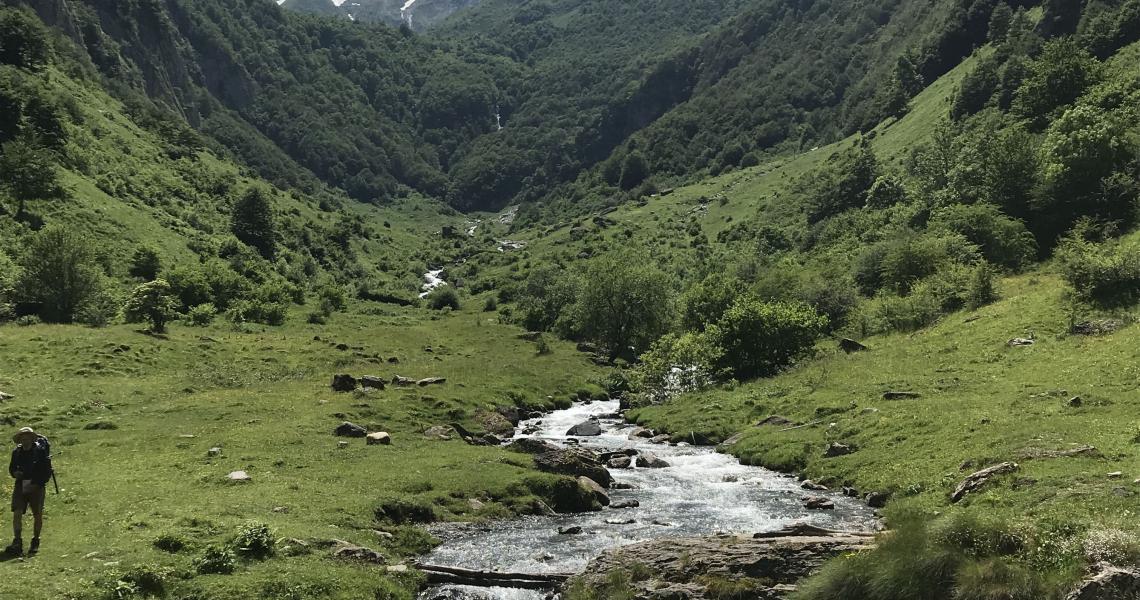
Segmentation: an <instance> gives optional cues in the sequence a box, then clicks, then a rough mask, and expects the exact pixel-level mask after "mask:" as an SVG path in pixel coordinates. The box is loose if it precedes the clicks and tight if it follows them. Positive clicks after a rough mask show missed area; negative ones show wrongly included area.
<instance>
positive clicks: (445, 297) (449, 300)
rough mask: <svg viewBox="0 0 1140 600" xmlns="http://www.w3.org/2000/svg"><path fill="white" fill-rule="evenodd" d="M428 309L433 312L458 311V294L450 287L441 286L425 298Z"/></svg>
mask: <svg viewBox="0 0 1140 600" xmlns="http://www.w3.org/2000/svg"><path fill="white" fill-rule="evenodd" d="M427 303H428V307H430V308H432V309H434V310H443V309H444V308H451V310H459V293H458V292H456V291H455V288H453V287H451V286H443V287H439V288H436V289H434V290H432V293H430V294H428V296H427Z"/></svg>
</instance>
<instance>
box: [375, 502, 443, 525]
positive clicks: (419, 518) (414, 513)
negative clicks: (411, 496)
mask: <svg viewBox="0 0 1140 600" xmlns="http://www.w3.org/2000/svg"><path fill="white" fill-rule="evenodd" d="M375 516H376V519H377V520H380V521H385V520H386V521H391V522H392V523H395V524H397V525H399V524H403V523H431V522H433V521H435V519H436V516H435V509H434V508H433V507H432V506H431V505H430V504H428V503H426V502H422V501H420V502H418V501H413V500H404V499H391V500H384V501H382V502H381V503H380V505H379V506H377V507H376V511H375Z"/></svg>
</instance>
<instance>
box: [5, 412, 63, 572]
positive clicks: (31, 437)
mask: <svg viewBox="0 0 1140 600" xmlns="http://www.w3.org/2000/svg"><path fill="white" fill-rule="evenodd" d="M12 440H13V441H14V442H16V449H15V450H13V451H12V462H10V463H8V473H9V474H10V475H11V476H12V478H13V479H15V480H16V486H15V489H13V490H12V533H13V539H12V544H11V545H9V546H8V547H7V548H6V549H5V552H7V553H8V554H12V555H16V556H19V555H21V554H23V553H24V540H23V537H22V533H23V528H24V513H26V512H27V511H28V509H31V511H32V517H33V518H34V520H35V522H34V527H35V530H34V533H33V537H32V544H31V546H29V547H28V553H29V554H35V553H36V552H37V551H39V549H40V531H41V530H42V529H43V526H44V500H45V499H46V497H47V483H48V481H49V480H51V476H52V467H51V446H50V445H49V443H48V440H47V438H45V437H43V436H41V435H39V434H37V433H36V432H35V430H34V429H32V428H31V427H24V428H23V429H21V430H20V431H19V432H17V433H16V435H15V436H13V437H12Z"/></svg>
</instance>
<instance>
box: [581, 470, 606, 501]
mask: <svg viewBox="0 0 1140 600" xmlns="http://www.w3.org/2000/svg"><path fill="white" fill-rule="evenodd" d="M578 486H579V487H581V488H582V489H583V490H585V491H587V492H589V493H590V494H593V496H594V500H596V501H597V502H598V504H601V505H602V506H609V505H610V495H609V494H607V493H606V490H605V488H603V487H602V486H600V485H598V482H596V481H594V480H593V479H590V478H589V477H579V478H578Z"/></svg>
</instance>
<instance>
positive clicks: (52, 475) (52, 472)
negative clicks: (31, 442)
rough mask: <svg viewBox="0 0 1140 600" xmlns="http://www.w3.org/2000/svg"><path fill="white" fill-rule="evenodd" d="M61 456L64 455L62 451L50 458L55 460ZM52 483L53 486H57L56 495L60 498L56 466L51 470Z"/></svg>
mask: <svg viewBox="0 0 1140 600" xmlns="http://www.w3.org/2000/svg"><path fill="white" fill-rule="evenodd" d="M60 454H63V450H60V451H59V452H56V453H54V454H52V455H51V456H49V457H48V458H55V457H57V456H59V455H60ZM51 483H52V485H54V486H55V495H56V496H58V495H59V481H57V480H56V478H55V467H54V466H53V467H52V470H51Z"/></svg>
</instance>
